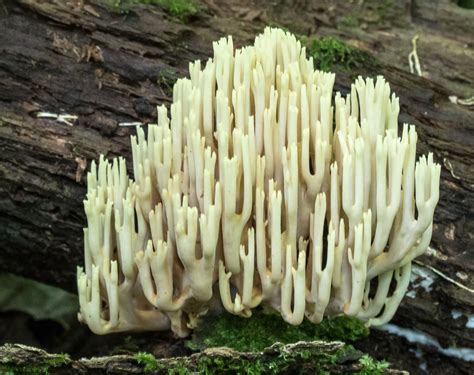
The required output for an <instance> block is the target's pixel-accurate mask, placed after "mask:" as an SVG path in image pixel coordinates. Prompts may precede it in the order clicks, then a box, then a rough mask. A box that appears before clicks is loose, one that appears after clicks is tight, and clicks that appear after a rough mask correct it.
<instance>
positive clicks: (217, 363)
mask: <svg viewBox="0 0 474 375" xmlns="http://www.w3.org/2000/svg"><path fill="white" fill-rule="evenodd" d="M279 345H283V344H280V343H278V344H275V346H277V347H278V346H279ZM275 346H274V347H275ZM354 355H360V354H358V352H357V351H356V350H355V349H354V348H352V347H351V346H346V347H343V348H342V349H336V350H333V351H332V352H325V353H323V352H321V351H320V350H318V349H317V348H313V349H307V350H302V351H298V352H297V353H285V352H282V353H281V354H280V355H278V356H275V357H271V356H268V357H264V358H263V359H259V360H254V359H247V358H245V357H243V356H242V357H239V358H209V357H203V358H201V359H199V360H198V362H197V366H196V367H197V368H196V369H192V370H197V372H198V373H200V374H223V373H233V374H244V373H245V374H250V375H257V374H280V373H292V372H295V371H300V372H305V373H312V374H325V373H326V374H329V372H328V369H329V368H330V367H332V365H334V364H337V363H341V362H343V361H344V360H345V358H347V357H350V356H354Z"/></svg>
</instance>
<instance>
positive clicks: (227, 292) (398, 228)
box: [78, 28, 440, 335]
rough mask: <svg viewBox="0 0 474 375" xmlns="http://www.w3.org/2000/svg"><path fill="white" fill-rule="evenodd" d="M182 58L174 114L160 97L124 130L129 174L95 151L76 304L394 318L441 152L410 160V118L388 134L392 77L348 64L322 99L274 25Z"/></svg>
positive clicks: (139, 322)
mask: <svg viewBox="0 0 474 375" xmlns="http://www.w3.org/2000/svg"><path fill="white" fill-rule="evenodd" d="M189 70H190V76H191V78H190V79H180V80H178V81H177V82H176V84H175V86H174V91H173V104H172V105H171V119H169V118H168V114H167V109H166V108H165V107H164V106H161V107H159V108H158V124H157V125H149V126H148V136H147V138H146V137H145V132H144V130H143V129H142V128H139V129H138V130H137V136H136V137H135V136H133V137H132V149H133V170H134V179H133V180H131V179H129V178H128V177H127V175H126V168H125V161H124V160H123V159H119V160H114V161H113V162H112V163H111V162H108V161H106V160H104V158H102V157H101V159H100V162H99V166H98V168H96V165H95V164H93V165H92V168H91V172H90V173H89V175H88V193H87V199H86V200H85V202H84V206H85V211H86V214H87V221H88V228H87V229H85V230H84V244H85V246H84V249H85V271H83V270H82V268H79V269H78V288H79V295H80V304H81V312H80V319H81V320H83V321H85V322H86V323H87V324H88V325H89V327H90V328H91V329H92V330H93V331H94V332H96V333H108V332H115V331H124V330H136V329H142V330H160V329H167V328H169V327H171V329H172V330H173V331H175V332H176V333H178V334H179V335H186V334H187V333H188V327H190V328H192V327H193V326H194V324H195V322H196V317H198V316H200V315H203V314H205V313H206V312H207V311H208V310H209V308H211V307H212V306H213V305H215V304H217V303H221V304H222V305H223V306H224V308H225V309H226V310H227V311H229V312H230V313H232V314H237V315H241V316H244V317H249V316H250V315H251V314H252V309H253V308H255V307H256V306H258V305H260V304H266V305H270V306H271V307H273V308H274V309H276V310H278V311H280V312H281V315H282V317H283V319H284V320H285V321H287V322H288V323H291V324H299V323H301V322H302V320H303V319H304V317H305V316H306V317H307V318H308V319H309V320H310V321H312V322H314V323H318V322H320V321H321V320H322V319H323V316H324V315H334V314H341V313H344V314H347V315H351V316H355V317H358V318H360V319H362V320H364V321H368V322H369V323H370V324H383V323H384V322H386V321H388V320H389V319H391V318H392V316H393V314H394V313H395V310H396V308H397V307H398V304H399V303H400V301H401V299H402V297H403V295H404V292H405V290H406V288H407V285H408V281H409V276H410V267H411V261H412V260H413V259H414V258H415V257H417V256H419V255H420V254H422V253H423V252H424V251H425V249H426V248H427V246H428V244H429V242H430V239H431V231H432V220H433V212H434V209H435V206H436V204H437V201H438V197H439V178H440V166H439V165H438V164H435V163H434V162H433V156H432V154H429V155H428V157H427V158H426V157H424V156H422V157H421V158H420V159H419V161H418V162H416V155H415V154H416V142H417V135H416V131H415V128H414V126H408V125H404V126H403V132H402V136H401V138H398V135H397V125H398V113H399V104H398V98H397V97H396V96H395V95H393V94H392V95H390V87H389V85H388V83H386V82H385V80H384V79H383V78H382V77H377V80H376V82H375V83H374V81H373V80H372V79H367V80H363V79H362V78H358V79H357V80H356V82H355V84H353V85H352V87H351V92H350V94H348V95H347V96H346V97H345V98H344V97H342V95H341V94H340V93H337V94H336V96H335V109H334V107H333V105H332V91H333V84H334V78H335V76H334V74H332V73H324V72H321V71H317V70H314V68H313V61H312V59H311V58H307V57H306V51H305V48H304V47H302V46H301V44H300V42H299V41H297V40H296V38H295V37H294V36H293V35H291V34H289V33H285V32H283V31H282V30H278V29H271V28H267V29H266V30H265V32H264V33H263V34H262V35H259V36H257V37H256V39H255V44H254V46H252V47H245V48H242V49H237V50H235V51H234V48H233V44H232V38H231V37H228V38H227V39H221V40H220V41H219V42H216V43H214V58H213V59H209V60H208V61H207V63H206V65H205V67H204V68H203V69H201V62H200V61H196V62H194V63H191V64H190V69H189ZM392 279H394V280H395V284H396V286H395V288H394V290H391V289H390V285H391V283H392ZM374 289H375V290H374ZM392 289H393V288H392ZM217 295H220V298H217Z"/></svg>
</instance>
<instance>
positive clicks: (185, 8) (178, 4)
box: [101, 0, 199, 20]
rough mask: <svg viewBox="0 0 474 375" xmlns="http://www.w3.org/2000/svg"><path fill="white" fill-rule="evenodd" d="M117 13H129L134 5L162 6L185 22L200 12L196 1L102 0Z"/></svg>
mask: <svg viewBox="0 0 474 375" xmlns="http://www.w3.org/2000/svg"><path fill="white" fill-rule="evenodd" d="M101 2H102V3H103V4H104V5H106V6H109V7H110V8H111V9H112V10H115V11H128V10H129V9H130V8H131V7H132V6H133V5H137V4H150V5H158V6H161V7H162V8H163V9H164V10H165V11H166V12H167V13H168V14H170V15H171V16H173V17H176V18H179V19H181V20H185V19H187V18H188V17H190V16H193V15H195V14H196V13H197V12H198V11H199V6H198V4H197V2H196V0H101Z"/></svg>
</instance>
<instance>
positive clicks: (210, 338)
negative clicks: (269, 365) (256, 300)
mask: <svg viewBox="0 0 474 375" xmlns="http://www.w3.org/2000/svg"><path fill="white" fill-rule="evenodd" d="M368 334H369V331H368V329H367V328H366V327H365V325H364V324H363V323H362V322H360V321H358V320H357V319H354V318H349V317H346V316H338V317H334V318H326V319H324V320H323V321H322V322H321V323H320V324H313V323H311V322H309V321H306V320H305V321H304V322H303V323H302V324H301V325H299V326H292V325H289V324H287V323H285V322H284V321H283V319H282V318H281V316H279V315H277V314H275V313H271V314H266V313H264V312H263V311H262V310H255V311H254V314H253V316H252V317H251V318H249V319H244V318H241V317H237V316H234V315H230V314H222V315H220V316H217V317H213V318H211V319H206V320H205V321H203V322H202V324H201V325H200V326H198V327H197V328H196V329H195V330H194V332H193V335H192V339H191V340H190V341H188V342H187V343H186V345H187V346H188V347H189V348H190V349H193V350H199V349H204V348H210V347H219V346H226V347H230V348H232V349H236V350H239V351H260V350H263V349H264V348H266V347H269V346H271V345H272V344H274V343H275V342H281V343H284V344H288V343H293V342H297V341H302V340H304V341H312V340H331V341H335V340H338V341H354V340H357V339H358V338H360V337H365V336H367V335H368Z"/></svg>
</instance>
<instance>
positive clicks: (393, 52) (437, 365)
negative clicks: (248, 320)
mask: <svg viewBox="0 0 474 375" xmlns="http://www.w3.org/2000/svg"><path fill="white" fill-rule="evenodd" d="M314 3H317V4H318V5H314V4H313V2H310V1H279V2H278V3H277V5H276V6H271V5H269V4H267V3H264V2H260V1H232V0H230V1H219V0H215V1H212V0H208V1H206V2H205V3H203V4H202V5H201V10H200V11H199V13H198V14H197V15H195V16H191V17H190V18H189V19H188V20H187V22H186V23H183V22H182V21H180V20H178V19H175V18H173V17H170V16H169V15H168V14H167V13H166V12H165V11H164V10H163V9H161V8H160V7H151V6H137V7H134V8H132V9H131V10H129V11H128V12H126V13H120V12H111V10H110V9H109V8H107V7H105V6H103V5H101V4H100V3H97V2H85V4H81V2H79V1H62V0H56V1H55V0H49V1H46V0H43V1H40V0H19V1H3V2H2V1H0V150H1V152H0V271H12V270H13V271H14V272H15V273H17V274H20V275H23V276H26V277H30V278H35V279H37V280H40V281H44V282H47V283H51V284H54V285H57V286H60V287H63V288H66V289H69V290H72V291H74V290H75V267H76V265H77V264H81V263H82V256H83V255H82V227H83V226H84V223H85V217H84V213H83V208H82V200H83V197H84V194H85V189H86V187H85V176H86V170H87V168H88V166H89V164H90V161H91V160H93V159H97V158H98V156H99V154H101V153H102V154H104V155H105V156H106V157H113V156H117V155H124V156H125V157H126V158H127V160H128V161H129V162H130V161H131V152H130V146H129V136H130V134H131V133H133V131H134V129H133V128H130V127H125V126H120V124H121V123H128V122H140V123H148V122H151V121H154V119H155V114H156V110H155V106H156V105H157V104H160V103H163V102H164V103H167V102H168V101H169V98H170V96H169V95H170V92H171V87H172V84H173V81H174V79H175V78H176V77H177V76H181V75H184V74H186V72H185V71H186V68H187V64H188V62H189V61H191V60H195V59H205V58H207V57H208V56H210V55H211V54H212V41H214V40H216V39H218V38H219V37H220V36H223V35H226V34H232V35H233V36H234V40H235V41H236V44H237V45H242V44H246V43H249V42H250V41H251V40H252V39H253V38H254V36H255V34H256V33H257V32H259V31H261V30H262V29H263V27H264V26H265V24H268V23H274V24H275V23H277V24H281V25H284V26H287V27H289V28H290V29H291V30H292V31H295V32H298V33H300V34H304V35H312V34H316V35H336V36H339V37H340V38H341V39H344V40H346V41H347V42H348V43H350V44H352V45H355V46H357V47H359V48H362V49H364V50H366V51H369V52H371V53H373V54H375V55H376V56H377V57H378V58H379V60H380V61H381V64H380V65H379V67H378V68H377V70H376V71H374V70H369V69H364V67H359V68H354V70H352V71H351V72H350V74H348V73H341V74H339V75H338V76H337V83H336V89H338V90H342V91H346V90H347V89H348V87H349V85H350V82H351V78H353V77H354V76H356V75H357V74H359V73H361V74H365V75H376V74H383V75H385V77H386V79H387V80H388V81H389V82H390V83H391V86H392V89H393V90H394V91H395V92H396V93H397V95H398V96H399V97H400V103H401V115H400V117H401V121H403V122H409V123H414V124H416V125H417V131H418V134H419V149H418V150H419V152H420V153H426V152H428V151H432V152H433V153H434V155H435V159H436V160H437V161H438V162H440V163H441V164H442V166H443V169H442V182H441V196H440V203H439V205H438V208H437V210H436V213H435V225H434V233H433V241H432V244H431V251H430V252H429V254H428V255H425V256H423V257H422V258H421V259H420V262H421V263H420V264H419V267H421V269H425V270H429V271H430V272H432V269H434V270H435V272H436V271H438V272H440V273H442V275H438V274H437V275H435V277H434V283H433V284H432V285H431V287H430V288H429V290H424V289H423V288H418V289H416V290H415V291H414V297H415V298H405V299H404V302H403V303H402V306H401V307H400V309H399V311H398V313H397V316H396V318H395V320H394V322H395V323H396V324H399V325H401V326H404V327H407V328H413V329H416V330H419V331H422V332H425V333H427V334H429V335H430V336H432V337H433V338H435V339H436V340H438V341H439V344H440V345H441V346H442V347H443V348H447V347H454V346H456V347H463V348H470V350H474V330H473V329H472V328H467V327H466V321H467V319H468V317H469V316H472V315H473V314H474V291H473V289H474V260H473V259H474V257H473V254H474V237H473V235H472V233H474V221H473V219H472V217H473V216H474V169H473V168H472V163H473V161H474V157H473V154H474V112H473V111H472V107H468V106H465V105H462V104H459V102H458V103H453V102H452V101H456V100H454V99H451V100H450V99H449V97H450V96H453V95H455V96H457V97H458V98H462V97H467V96H472V95H473V92H472V87H473V84H474V69H472V66H473V64H474V53H473V49H472V47H473V40H472V32H471V31H472V25H471V22H472V17H473V13H472V12H473V11H471V13H466V12H469V11H468V10H463V9H461V8H459V7H457V6H456V4H455V2H452V1H448V0H439V1H415V0H412V1H390V2H389V1H382V2H375V1H363V2H354V4H352V2H346V1H333V2H330V4H329V5H328V4H326V3H325V2H314ZM356 3H357V4H356ZM384 4H385V5H384ZM274 5H275V4H274ZM415 34H418V35H420V40H419V43H418V55H419V56H420V60H421V62H422V72H423V77H418V76H416V75H414V74H410V73H409V71H408V62H407V56H408V53H409V52H410V51H411V48H412V47H411V43H410V41H411V39H412V37H413V36H414V35H415ZM41 112H49V113H53V114H56V115H74V116H77V119H76V120H67V118H66V121H68V122H70V123H69V124H68V123H67V122H64V121H61V118H59V119H52V118H41V115H40V114H41ZM429 267H431V269H430V268H429ZM443 275H444V276H443ZM448 278H449V279H448ZM415 281H416V280H415ZM456 283H460V284H461V286H459V285H458V284H456ZM463 286H464V287H463ZM453 310H456V311H459V312H460V313H462V315H461V316H460V317H458V318H456V319H455V318H454V317H453V313H452V312H453ZM454 316H456V314H454ZM360 345H361V346H363V348H364V349H365V350H369V349H370V351H371V352H372V354H375V355H376V356H379V357H380V356H382V357H386V358H387V359H388V360H390V361H393V362H395V363H396V364H397V366H398V367H400V368H407V369H408V367H409V369H410V370H411V371H412V372H414V373H416V372H417V371H419V369H418V365H419V364H420V363H422V362H426V363H427V366H428V370H429V371H430V373H436V372H437V371H439V372H438V373H448V372H447V371H451V373H456V372H461V373H468V372H469V369H470V365H472V362H466V361H464V360H462V359H456V358H453V357H448V356H445V355H443V354H441V353H440V351H439V350H438V349H435V348H434V347H433V346H432V345H431V346H430V345H427V346H426V345H424V346H423V345H419V344H409V345H407V343H406V341H405V340H404V339H401V338H397V337H395V336H393V335H389V334H387V333H384V332H374V333H373V334H372V335H371V337H370V338H369V339H368V341H367V342H365V343H361V344H360ZM401 345H403V350H401V349H400V346H401ZM409 349H412V350H418V349H423V350H424V351H425V352H427V353H429V354H430V355H428V356H424V357H423V356H422V357H421V358H416V355H415V353H414V352H410V350H409Z"/></svg>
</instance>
